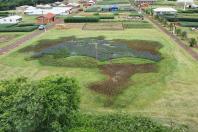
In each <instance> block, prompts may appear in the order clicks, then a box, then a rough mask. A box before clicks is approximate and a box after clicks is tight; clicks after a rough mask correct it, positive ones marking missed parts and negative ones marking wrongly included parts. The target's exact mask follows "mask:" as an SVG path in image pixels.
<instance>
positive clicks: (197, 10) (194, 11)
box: [178, 9, 198, 13]
mask: <svg viewBox="0 0 198 132" xmlns="http://www.w3.org/2000/svg"><path fill="white" fill-rule="evenodd" d="M178 12H179V13H198V9H189V10H185V11H184V10H180V11H178Z"/></svg>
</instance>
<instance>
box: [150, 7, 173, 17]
mask: <svg viewBox="0 0 198 132" xmlns="http://www.w3.org/2000/svg"><path fill="white" fill-rule="evenodd" d="M153 12H154V15H163V14H176V13H177V10H175V9H174V8H171V7H159V8H156V9H153Z"/></svg>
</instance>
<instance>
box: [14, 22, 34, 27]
mask: <svg viewBox="0 0 198 132" xmlns="http://www.w3.org/2000/svg"><path fill="white" fill-rule="evenodd" d="M24 26H37V25H36V24H34V23H20V24H18V25H17V27H24Z"/></svg>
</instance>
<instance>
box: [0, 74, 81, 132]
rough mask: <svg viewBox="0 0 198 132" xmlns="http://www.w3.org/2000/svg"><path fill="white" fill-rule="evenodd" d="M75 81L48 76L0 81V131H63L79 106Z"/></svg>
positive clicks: (68, 125)
mask: <svg viewBox="0 0 198 132" xmlns="http://www.w3.org/2000/svg"><path fill="white" fill-rule="evenodd" d="M77 91H78V85H77V84H76V81H74V80H73V79H69V78H64V77H57V76H55V77H48V78H45V79H43V80H40V81H30V80H28V79H26V78H19V79H15V80H8V81H1V82H0V106H1V107H0V131H12V132H15V131H23V132H29V131H42V132H45V131H47V132H50V131H63V130H67V129H69V128H70V127H71V125H72V122H73V121H74V120H75V113H76V112H77V110H78V106H79V96H78V92H77Z"/></svg>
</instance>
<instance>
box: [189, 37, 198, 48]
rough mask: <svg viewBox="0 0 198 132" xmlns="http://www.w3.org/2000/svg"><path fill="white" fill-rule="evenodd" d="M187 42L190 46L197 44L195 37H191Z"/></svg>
mask: <svg viewBox="0 0 198 132" xmlns="http://www.w3.org/2000/svg"><path fill="white" fill-rule="evenodd" d="M189 43H190V47H194V46H195V45H196V44H197V40H196V39H195V38H191V39H190V41H189Z"/></svg>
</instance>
